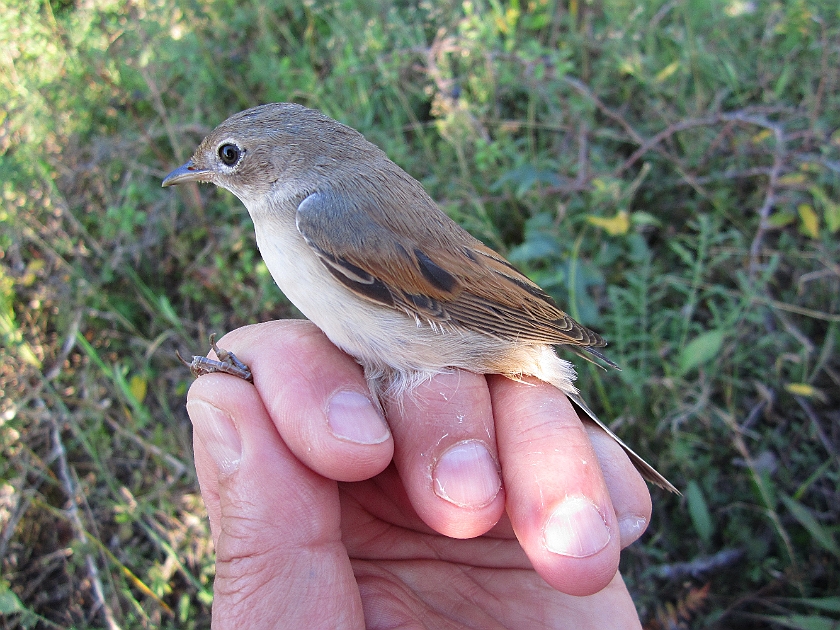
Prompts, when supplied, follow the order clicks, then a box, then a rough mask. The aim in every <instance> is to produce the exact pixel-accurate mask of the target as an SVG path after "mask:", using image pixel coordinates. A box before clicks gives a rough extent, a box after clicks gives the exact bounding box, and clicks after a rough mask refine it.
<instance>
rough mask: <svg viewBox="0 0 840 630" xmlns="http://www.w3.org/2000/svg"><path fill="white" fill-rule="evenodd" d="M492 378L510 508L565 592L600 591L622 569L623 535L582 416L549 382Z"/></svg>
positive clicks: (538, 561) (525, 542)
mask: <svg viewBox="0 0 840 630" xmlns="http://www.w3.org/2000/svg"><path fill="white" fill-rule="evenodd" d="M488 382H489V384H490V394H491V397H492V401H493V410H494V414H495V416H496V433H497V442H498V445H499V459H500V461H501V463H502V473H503V477H504V483H505V492H506V493H507V511H508V515H509V516H510V520H511V523H512V524H513V528H514V530H515V531H516V535H517V537H518V538H519V541H520V543H521V544H522V547H523V548H524V549H525V553H527V554H528V557H529V558H530V560H531V563H532V564H533V565H534V568H535V569H536V570H537V572H538V573H539V574H540V575H541V576H542V578H543V579H544V580H546V581H547V582H548V583H549V584H551V585H552V586H553V587H554V588H556V589H558V590H559V591H562V592H563V593H568V594H569V595H590V594H592V593H596V592H598V591H600V590H601V589H602V588H604V587H605V586H606V585H607V584H608V583H609V582H610V580H611V579H612V578H613V576H614V575H615V572H616V570H617V569H618V560H619V551H620V549H621V547H620V542H621V539H620V535H619V530H618V523H617V522H616V517H615V513H614V511H613V507H612V503H611V502H610V496H609V492H608V491H607V486H606V484H605V483H604V478H603V476H602V474H601V469H600V467H599V465H598V459H597V458H596V456H595V452H594V450H593V448H592V445H591V443H590V441H589V437H588V435H587V432H586V430H585V429H584V427H583V423H582V422H581V421H580V419H579V418H578V415H577V413H575V411H574V409H573V407H572V405H571V403H570V402H569V400H568V398H566V396H565V395H563V393H562V392H560V391H559V390H558V389H556V388H554V387H552V386H550V385H547V384H545V383H541V382H539V381H537V380H535V379H534V380H529V381H528V382H515V381H512V380H510V379H506V378H503V377H497V376H494V377H490V378H489V379H488Z"/></svg>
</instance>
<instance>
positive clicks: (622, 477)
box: [584, 422, 653, 549]
mask: <svg viewBox="0 0 840 630" xmlns="http://www.w3.org/2000/svg"><path fill="white" fill-rule="evenodd" d="M584 428H585V429H586V433H587V435H589V440H590V441H591V442H592V447H593V448H594V449H595V454H596V455H597V456H598V463H599V464H600V465H601V472H602V473H603V475H604V481H605V482H606V484H607V489H608V490H609V492H610V499H611V500H612V505H613V510H614V511H615V516H616V520H617V521H618V530H619V532H620V534H621V548H622V549H624V548H625V547H627V546H629V545H631V544H632V543H634V542H635V541H636V540H638V539H639V537H640V536H641V535H642V534H644V533H645V530H646V529H647V526H648V523H650V515H651V511H652V509H653V507H652V504H651V500H650V491H649V490H648V487H647V484H646V483H645V481H644V479H642V476H641V475H640V474H639V472H638V471H637V470H636V468H635V466H633V463H632V462H631V461H630V458H629V457H627V454H626V453H625V452H624V450H623V449H622V448H621V447H620V446H619V445H618V442H616V441H615V440H614V439H612V438H611V437H610V436H609V435H607V434H606V433H604V431H603V430H601V429H600V428H598V427H597V426H595V424H594V423H592V422H585V423H584Z"/></svg>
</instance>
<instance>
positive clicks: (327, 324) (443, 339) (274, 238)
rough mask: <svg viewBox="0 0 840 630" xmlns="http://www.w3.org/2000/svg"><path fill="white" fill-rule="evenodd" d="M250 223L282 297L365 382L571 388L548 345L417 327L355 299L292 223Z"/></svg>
mask: <svg viewBox="0 0 840 630" xmlns="http://www.w3.org/2000/svg"><path fill="white" fill-rule="evenodd" d="M252 216H253V213H252ZM289 219H291V220H289ZM255 225H256V235H257V246H258V247H259V249H260V252H261V253H262V256H263V259H264V260H265V263H266V266H267V267H268V270H269V271H270V272H271V275H272V277H273V278H274V280H275V282H277V285H278V286H279V287H280V289H281V290H282V291H283V293H284V294H285V295H286V297H287V298H288V299H289V300H291V302H292V303H293V304H294V305H295V306H296V307H297V308H298V309H299V310H300V311H301V313H303V314H304V315H305V316H306V317H307V318H308V319H309V320H311V321H312V322H313V323H314V324H315V325H316V326H318V328H320V329H321V330H322V331H323V332H324V333H325V334H326V335H327V337H329V339H330V341H332V342H333V343H334V344H335V345H336V346H338V347H339V348H341V349H342V350H344V351H345V352H347V353H348V354H350V355H352V356H353V357H354V358H356V360H358V361H359V363H361V364H362V365H363V366H364V367H365V373H366V375H367V376H368V379H369V380H371V381H383V380H384V381H385V382H386V383H385V385H384V387H385V388H387V389H388V390H389V393H391V394H396V393H401V392H402V391H405V390H410V389H411V388H413V387H414V386H416V385H418V384H419V383H421V382H423V381H424V380H425V379H427V378H429V377H431V376H433V375H434V374H438V373H440V372H443V371H446V370H447V369H448V368H463V369H468V370H471V371H473V372H478V373H499V374H507V375H509V376H521V375H522V374H531V375H534V376H536V377H537V378H540V379H542V380H545V381H547V382H550V383H552V384H554V385H555V386H557V387H559V388H560V389H563V390H564V391H572V390H574V386H573V385H572V381H573V380H574V378H575V375H574V369H573V368H572V366H571V364H570V363H569V362H568V361H564V360H562V359H560V358H559V357H557V355H556V354H555V353H554V351H553V349H552V348H551V347H550V346H524V345H522V344H515V343H513V342H510V341H505V340H501V339H497V338H495V337H491V336H488V335H484V334H481V333H477V332H472V331H468V330H463V329H457V330H447V329H440V327H433V326H431V325H429V323H427V322H417V321H415V319H414V318H413V317H411V316H409V315H408V314H406V313H404V312H402V311H398V310H395V309H391V308H388V307H386V306H382V305H379V304H376V303H374V302H371V301H368V300H366V299H363V298H360V297H359V296H357V295H356V294H355V293H353V292H352V291H350V290H349V289H348V288H346V287H345V286H344V285H342V284H341V283H340V282H339V281H338V280H336V279H335V278H334V277H333V276H332V275H331V274H330V273H329V271H327V269H326V267H324V265H323V264H322V263H321V262H320V260H319V259H318V257H317V256H316V254H315V253H314V252H313V250H312V249H311V248H310V247H309V245H307V244H306V242H305V241H304V239H303V237H302V236H301V235H300V233H299V232H298V231H297V229H296V228H295V226H294V218H293V217H288V218H287V217H283V218H282V219H281V218H280V217H278V216H273V217H272V218H271V220H266V217H265V216H262V217H260V218H259V219H258V220H256V221H255ZM382 387H383V386H382V384H380V385H379V386H377V387H376V389H378V390H381V389H382Z"/></svg>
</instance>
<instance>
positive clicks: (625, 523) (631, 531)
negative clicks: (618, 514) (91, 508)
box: [618, 515, 647, 544]
mask: <svg viewBox="0 0 840 630" xmlns="http://www.w3.org/2000/svg"><path fill="white" fill-rule="evenodd" d="M646 527H647V519H645V518H642V517H641V516H632V515H631V516H625V517H623V518H621V519H619V521H618V531H619V533H620V534H621V542H622V543H623V544H626V542H628V541H634V540H637V539H638V538H639V536H641V535H642V533H643V532H644V531H645V528H646Z"/></svg>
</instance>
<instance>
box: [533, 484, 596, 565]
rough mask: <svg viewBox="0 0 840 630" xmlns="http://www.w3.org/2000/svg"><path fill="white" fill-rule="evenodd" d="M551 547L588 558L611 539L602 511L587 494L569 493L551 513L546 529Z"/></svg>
mask: <svg viewBox="0 0 840 630" xmlns="http://www.w3.org/2000/svg"><path fill="white" fill-rule="evenodd" d="M543 540H544V541H545V546H546V548H547V549H548V550H549V551H552V552H554V553H558V554H560V555H563V556H569V557H572V558H586V557H588V556H591V555H594V554H596V553H598V552H599V551H601V549H603V548H604V547H606V546H607V543H609V542H610V530H609V527H607V523H606V521H605V520H604V517H603V516H601V513H600V512H599V511H598V508H596V507H595V506H594V505H593V504H592V502H590V501H589V499H587V498H586V497H581V496H577V497H569V498H568V499H566V500H565V501H563V503H561V504H560V505H559V506H558V507H557V508H556V509H555V510H554V513H553V514H552V515H551V516H550V517H549V519H548V522H547V523H546V524H545V529H544V530H543Z"/></svg>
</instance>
